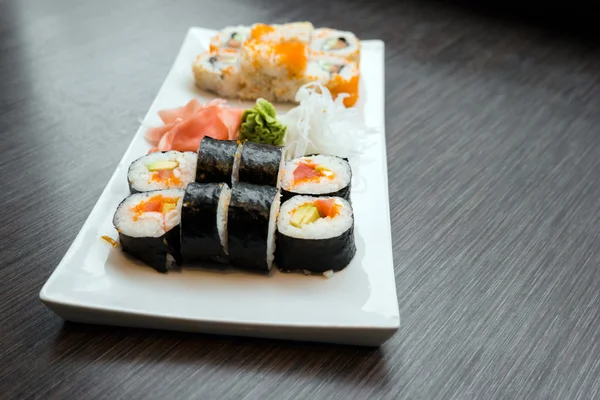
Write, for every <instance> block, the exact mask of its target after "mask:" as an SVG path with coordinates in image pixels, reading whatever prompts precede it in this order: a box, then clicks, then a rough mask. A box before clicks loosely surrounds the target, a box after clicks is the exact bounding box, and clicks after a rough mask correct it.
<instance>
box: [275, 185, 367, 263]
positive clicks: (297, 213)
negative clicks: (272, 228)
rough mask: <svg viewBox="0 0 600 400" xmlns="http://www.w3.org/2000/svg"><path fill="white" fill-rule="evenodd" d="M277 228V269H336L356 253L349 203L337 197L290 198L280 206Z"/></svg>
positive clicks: (349, 260) (348, 261)
mask: <svg viewBox="0 0 600 400" xmlns="http://www.w3.org/2000/svg"><path fill="white" fill-rule="evenodd" d="M277 230H278V233H277V251H276V259H275V263H276V264H277V268H279V269H280V270H281V271H286V272H287V271H309V272H313V273H324V272H327V271H339V270H342V269H344V268H345V267H346V266H348V264H350V262H351V261H352V259H353V258H354V256H355V254H356V244H355V241H354V215H353V211H352V206H351V205H350V203H348V202H347V201H346V200H344V199H342V198H341V197H311V196H295V197H292V198H291V199H290V200H288V201H286V202H284V203H283V204H282V206H281V209H280V211H279V217H278V218H277Z"/></svg>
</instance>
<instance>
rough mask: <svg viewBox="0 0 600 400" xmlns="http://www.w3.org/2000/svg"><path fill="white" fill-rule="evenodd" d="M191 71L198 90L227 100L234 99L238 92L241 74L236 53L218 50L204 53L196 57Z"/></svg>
mask: <svg viewBox="0 0 600 400" xmlns="http://www.w3.org/2000/svg"><path fill="white" fill-rule="evenodd" d="M192 71H193V73H194V80H195V82H196V86H197V87H198V88H199V89H202V90H206V91H209V92H212V93H215V94H217V95H219V96H221V97H228V98H229V97H236V96H237V94H238V92H239V90H240V82H241V72H240V65H239V56H238V54H237V53H232V52H231V51H227V50H218V49H217V50H214V51H211V52H208V51H207V52H204V53H202V54H199V55H198V56H197V57H196V60H195V62H194V64H193V66H192Z"/></svg>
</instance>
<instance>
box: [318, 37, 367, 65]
mask: <svg viewBox="0 0 600 400" xmlns="http://www.w3.org/2000/svg"><path fill="white" fill-rule="evenodd" d="M310 47H311V49H312V50H313V51H314V52H318V53H323V54H326V55H331V56H337V57H343V58H345V59H347V60H348V61H353V62H355V63H357V64H358V63H360V40H358V38H357V37H356V36H355V35H354V33H352V32H345V31H338V30H335V29H329V28H320V29H315V32H314V35H313V39H312V42H311V43H310Z"/></svg>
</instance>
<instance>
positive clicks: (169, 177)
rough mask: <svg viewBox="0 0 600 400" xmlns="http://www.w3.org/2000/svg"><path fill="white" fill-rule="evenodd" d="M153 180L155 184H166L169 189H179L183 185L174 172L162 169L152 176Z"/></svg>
mask: <svg viewBox="0 0 600 400" xmlns="http://www.w3.org/2000/svg"><path fill="white" fill-rule="evenodd" d="M150 179H152V180H153V181H155V182H164V183H166V184H167V185H168V186H169V187H179V186H180V185H181V179H179V178H178V177H176V176H175V174H173V171H172V170H168V169H161V170H159V171H156V172H155V173H153V174H152V178H150Z"/></svg>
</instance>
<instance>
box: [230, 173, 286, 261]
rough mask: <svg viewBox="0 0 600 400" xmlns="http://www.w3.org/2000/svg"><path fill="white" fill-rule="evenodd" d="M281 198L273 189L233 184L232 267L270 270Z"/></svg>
mask: <svg viewBox="0 0 600 400" xmlns="http://www.w3.org/2000/svg"><path fill="white" fill-rule="evenodd" d="M279 196H280V195H279V192H278V190H277V189H276V188H274V187H272V186H264V185H263V186H259V185H253V184H249V183H237V184H235V185H233V188H232V190H231V201H230V203H229V210H228V221H227V232H228V246H229V260H230V262H231V264H232V265H233V266H235V267H238V268H241V269H245V270H249V271H256V272H264V273H267V272H269V271H270V270H271V266H272V263H273V258H274V250H275V224H276V219H277V211H278V209H279Z"/></svg>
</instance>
